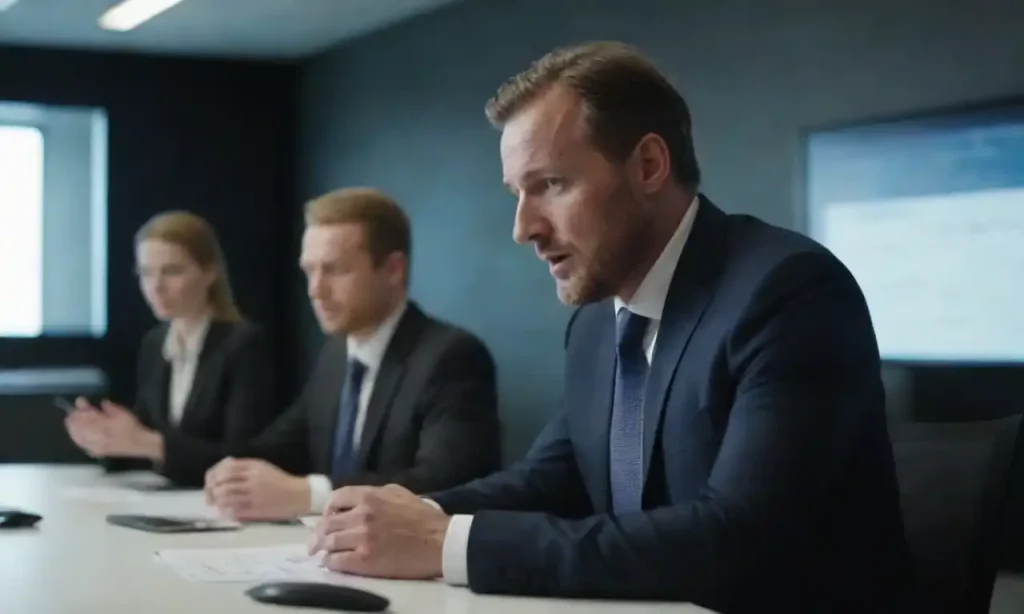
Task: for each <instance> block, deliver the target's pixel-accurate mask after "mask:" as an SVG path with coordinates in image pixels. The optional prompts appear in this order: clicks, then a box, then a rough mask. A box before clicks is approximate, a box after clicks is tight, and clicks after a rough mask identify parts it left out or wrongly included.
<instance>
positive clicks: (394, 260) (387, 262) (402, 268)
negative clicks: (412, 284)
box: [384, 252, 409, 285]
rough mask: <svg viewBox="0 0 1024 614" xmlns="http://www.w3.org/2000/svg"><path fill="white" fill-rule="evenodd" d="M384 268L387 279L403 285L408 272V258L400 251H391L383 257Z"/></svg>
mask: <svg viewBox="0 0 1024 614" xmlns="http://www.w3.org/2000/svg"><path fill="white" fill-rule="evenodd" d="M384 268H385V271H386V272H387V276H388V281H390V282H392V283H394V284H401V285H405V280H406V278H407V276H408V273H409V259H408V258H407V257H406V255H405V254H403V253H402V252H391V253H390V254H388V256H387V258H385V259H384Z"/></svg>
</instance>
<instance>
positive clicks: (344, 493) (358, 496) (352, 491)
mask: <svg viewBox="0 0 1024 614" xmlns="http://www.w3.org/2000/svg"><path fill="white" fill-rule="evenodd" d="M375 490H376V488H374V487H372V486H345V487H342V488H339V489H338V490H336V491H334V492H333V493H331V498H330V500H328V502H327V507H326V508H324V516H325V517H326V516H330V515H331V514H337V513H338V512H343V511H346V510H350V509H352V508H354V507H357V506H358V505H359V504H361V503H364V502H365V501H366V499H367V497H368V496H370V495H371V494H372V493H373V492H374V491H375Z"/></svg>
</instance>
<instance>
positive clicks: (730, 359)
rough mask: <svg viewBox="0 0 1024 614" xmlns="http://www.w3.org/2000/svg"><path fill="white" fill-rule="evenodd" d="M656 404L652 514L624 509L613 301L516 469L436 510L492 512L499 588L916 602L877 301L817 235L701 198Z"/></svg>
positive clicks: (574, 341) (484, 552) (475, 559)
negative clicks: (615, 410)
mask: <svg viewBox="0 0 1024 614" xmlns="http://www.w3.org/2000/svg"><path fill="white" fill-rule="evenodd" d="M701 198H702V200H701V205H700V209H699V210H698V213H697V216H696V219H695V220H694V227H693V229H692V231H691V234H690V237H689V239H688V241H687V244H686V246H685V248H684V249H683V253H682V256H681V257H680V260H679V262H678V264H677V265H676V269H675V273H674V276H673V279H672V283H671V286H670V289H669V293H668V296H667V298H666V302H665V307H664V311H663V315H662V320H661V323H660V327H659V330H658V336H657V341H656V344H655V348H654V356H653V360H652V364H651V369H650V374H649V377H648V381H647V388H646V392H645V399H644V410H643V411H644V419H643V444H644V445H643V451H644V474H645V481H644V489H643V504H644V505H643V507H644V511H642V512H637V513H629V514H619V515H616V514H613V513H612V511H611V501H610V495H609V461H608V442H609V432H608V430H609V419H610V416H611V409H612V388H613V385H614V379H615V361H616V357H615V314H614V307H613V301H612V300H606V301H603V302H600V303H595V304H591V305H587V306H584V307H581V308H580V309H578V310H577V311H576V312H575V314H574V315H573V317H572V319H571V321H570V323H569V326H568V328H567V331H566V340H565V345H566V363H565V400H564V407H563V409H562V410H561V411H560V412H559V413H558V414H557V415H556V416H555V418H554V419H553V420H552V421H551V423H550V424H549V425H548V426H547V428H546V429H545V430H544V431H543V432H542V434H541V435H540V437H539V438H538V440H537V441H536V443H535V444H534V446H533V448H532V449H531V451H530V452H529V454H528V455H527V457H526V458H525V459H524V460H523V461H521V462H519V463H518V464H516V465H514V466H512V467H511V468H509V469H508V470H506V471H504V472H501V473H498V474H495V475H493V476H490V477H487V478H483V479H480V480H476V481H474V482H471V483H469V484H467V485H465V486H462V487H460V488H456V489H453V490H448V491H445V492H442V493H438V494H435V495H432V498H433V499H434V500H435V501H436V502H437V503H438V504H439V505H441V507H442V508H443V509H444V510H445V511H446V512H447V513H449V514H457V513H470V514H475V518H474V521H473V527H472V531H471V532H470V537H469V550H468V562H467V565H468V572H469V584H470V588H471V589H472V590H474V591H477V592H481V593H511V594H533V595H551V596H565V597H606V598H628V599H667V600H680V601H690V602H693V603H696V604H699V605H702V606H704V607H707V608H710V609H712V610H716V611H718V612H722V613H733V612H755V611H756V612H764V611H767V610H768V609H771V608H778V609H780V610H781V609H783V608H784V609H785V610H786V611H789V612H804V611H806V612H829V613H830V614H834V613H838V612H861V611H868V612H880V611H884V610H885V609H887V607H889V605H888V604H894V603H896V602H897V599H896V597H897V595H903V594H905V591H906V590H908V587H909V576H910V562H909V554H908V550H907V546H906V542H905V538H904V532H903V522H902V518H901V512H900V506H899V495H898V490H897V484H896V477H895V469H894V466H893V456H892V448H891V443H890V440H889V436H888V432H887V428H886V415H885V398H884V391H883V388H882V381H881V375H880V361H879V355H878V348H877V344H876V342H875V335H874V330H873V328H872V324H871V319H870V317H869V314H868V309H867V306H866V304H865V301H864V298H863V296H862V294H861V291H860V289H859V287H858V285H857V283H856V282H855V281H854V279H853V277H852V276H851V274H850V273H849V272H848V271H847V269H846V268H845V267H844V266H843V265H842V264H841V263H840V262H839V261H838V260H837V259H836V258H835V257H834V256H832V254H830V253H829V252H828V251H827V250H826V249H825V248H823V247H822V246H820V245H818V244H817V243H815V242H813V241H812V240H810V239H808V238H806V237H804V236H801V235H798V234H796V233H793V232H790V231H786V230H783V229H780V228H776V227H773V226H770V225H768V224H765V223H763V222H761V221H759V220H757V219H755V218H752V217H748V216H741V215H726V214H725V213H723V212H722V211H721V210H719V209H717V208H716V207H715V206H714V205H713V204H711V203H710V202H709V201H707V200H706V199H704V198H703V197H701Z"/></svg>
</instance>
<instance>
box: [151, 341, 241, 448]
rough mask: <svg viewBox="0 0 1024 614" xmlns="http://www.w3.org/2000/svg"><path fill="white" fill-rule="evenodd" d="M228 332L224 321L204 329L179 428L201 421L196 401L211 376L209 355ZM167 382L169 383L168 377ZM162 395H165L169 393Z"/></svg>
mask: <svg viewBox="0 0 1024 614" xmlns="http://www.w3.org/2000/svg"><path fill="white" fill-rule="evenodd" d="M230 332H231V325H230V324H228V323H226V322H210V327H209V328H208V329H207V331H206V337H205V338H204V339H203V347H202V349H200V350H199V360H198V361H196V371H195V373H194V374H193V376H192V387H191V388H190V389H189V391H188V396H187V397H186V398H185V407H184V408H183V409H182V411H181V421H180V423H179V428H182V427H184V426H185V425H186V424H188V423H191V422H194V421H200V422H201V421H202V418H203V416H197V415H196V403H197V402H198V400H199V399H201V398H202V396H203V394H205V392H206V388H207V387H208V386H209V383H210V378H211V377H213V376H212V375H211V374H210V373H209V370H210V369H209V363H210V357H211V356H212V355H213V354H214V353H215V352H216V351H217V349H218V348H219V347H220V346H221V344H223V343H224V340H225V339H226V338H227V337H228V335H229V334H230ZM168 371H169V370H168ZM168 383H170V382H169V378H168ZM164 396H165V397H167V396H169V395H164ZM165 403H166V399H165ZM211 407H212V406H211ZM165 416H166V414H165Z"/></svg>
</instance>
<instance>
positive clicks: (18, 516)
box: [0, 509, 43, 529]
mask: <svg viewBox="0 0 1024 614" xmlns="http://www.w3.org/2000/svg"><path fill="white" fill-rule="evenodd" d="M42 519H43V517H42V516H40V515H39V514H33V513H31V512H25V511H22V510H5V509H0V529H27V528H29V527H33V526H35V524H36V523H37V522H39V521H40V520H42Z"/></svg>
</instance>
